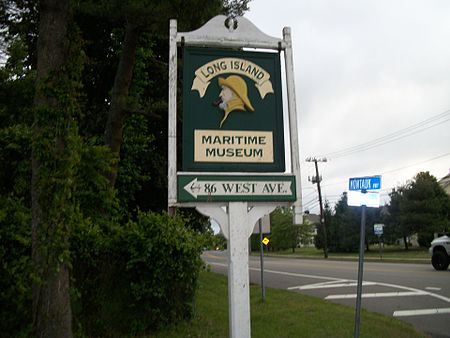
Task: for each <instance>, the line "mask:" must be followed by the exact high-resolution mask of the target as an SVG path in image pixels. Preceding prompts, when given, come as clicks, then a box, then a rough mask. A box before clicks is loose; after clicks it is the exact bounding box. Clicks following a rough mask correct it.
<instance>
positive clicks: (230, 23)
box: [225, 16, 238, 33]
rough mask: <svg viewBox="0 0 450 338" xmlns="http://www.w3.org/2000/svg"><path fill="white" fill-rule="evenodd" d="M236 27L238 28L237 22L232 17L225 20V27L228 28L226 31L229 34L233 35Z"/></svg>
mask: <svg viewBox="0 0 450 338" xmlns="http://www.w3.org/2000/svg"><path fill="white" fill-rule="evenodd" d="M237 26H238V22H237V20H236V19H235V18H234V17H232V16H229V17H228V18H227V19H226V20H225V27H227V28H228V31H229V32H230V33H233V32H234V31H235V30H236V28H237Z"/></svg>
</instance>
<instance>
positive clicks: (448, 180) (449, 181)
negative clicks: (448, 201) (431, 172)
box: [438, 173, 450, 195]
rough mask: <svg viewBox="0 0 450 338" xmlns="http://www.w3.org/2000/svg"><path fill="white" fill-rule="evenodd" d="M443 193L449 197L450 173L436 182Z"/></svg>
mask: <svg viewBox="0 0 450 338" xmlns="http://www.w3.org/2000/svg"><path fill="white" fill-rule="evenodd" d="M438 183H439V184H440V185H441V187H442V188H443V189H444V190H445V192H446V193H447V194H448V195H450V173H448V175H447V176H444V177H442V178H441V179H440V180H439V182H438Z"/></svg>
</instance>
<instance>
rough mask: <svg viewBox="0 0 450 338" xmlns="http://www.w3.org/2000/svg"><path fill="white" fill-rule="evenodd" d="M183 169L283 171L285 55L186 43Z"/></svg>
mask: <svg viewBox="0 0 450 338" xmlns="http://www.w3.org/2000/svg"><path fill="white" fill-rule="evenodd" d="M182 138H183V171H213V172H214V171H216V172H217V171H221V172H233V171H234V172H236V171H237V172H284V170H285V163H284V135H283V110H282V93H281V75H280V55H279V54H278V53H262V52H261V53H260V52H246V51H232V50H221V49H210V48H185V49H184V70H183V131H182Z"/></svg>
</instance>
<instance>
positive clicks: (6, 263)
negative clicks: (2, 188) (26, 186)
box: [0, 196, 32, 337]
mask: <svg viewBox="0 0 450 338" xmlns="http://www.w3.org/2000/svg"><path fill="white" fill-rule="evenodd" d="M30 224H31V215H30V210H29V209H28V208H27V207H25V206H24V202H23V200H22V199H18V198H15V197H12V196H9V197H5V196H0V304H1V306H0V318H1V321H0V337H21V336H26V335H27V333H29V332H30V329H31V297H32V295H31V284H32V273H31V272H32V270H31V226H30Z"/></svg>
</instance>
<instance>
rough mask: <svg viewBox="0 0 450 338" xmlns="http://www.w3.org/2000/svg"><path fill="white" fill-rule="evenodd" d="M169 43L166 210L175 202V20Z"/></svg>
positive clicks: (170, 210)
mask: <svg viewBox="0 0 450 338" xmlns="http://www.w3.org/2000/svg"><path fill="white" fill-rule="evenodd" d="M169 33H170V41H169V44H170V46H169V127H168V132H167V137H168V154H167V156H168V172H167V185H168V198H167V199H168V201H167V202H168V203H167V204H168V209H169V213H173V208H174V205H175V204H176V202H177V20H170V32H169Z"/></svg>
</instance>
